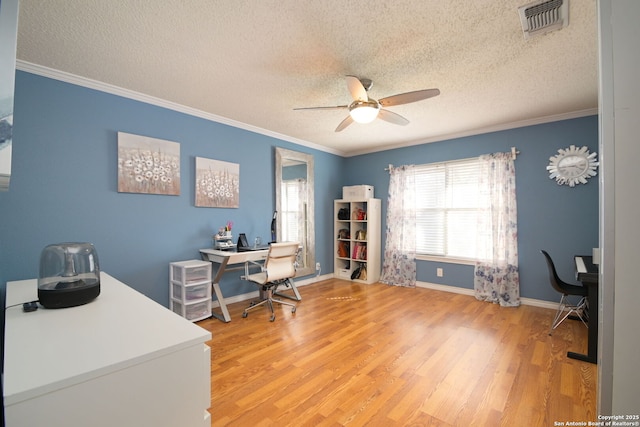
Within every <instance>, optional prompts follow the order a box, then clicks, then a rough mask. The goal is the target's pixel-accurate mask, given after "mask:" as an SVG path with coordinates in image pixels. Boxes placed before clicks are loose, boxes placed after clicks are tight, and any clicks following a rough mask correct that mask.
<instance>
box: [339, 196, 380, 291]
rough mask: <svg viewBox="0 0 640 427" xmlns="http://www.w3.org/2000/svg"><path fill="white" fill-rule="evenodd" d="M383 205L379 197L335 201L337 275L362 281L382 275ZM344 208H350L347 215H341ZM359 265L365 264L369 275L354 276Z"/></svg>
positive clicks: (371, 279) (366, 281)
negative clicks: (364, 276) (381, 217)
mask: <svg viewBox="0 0 640 427" xmlns="http://www.w3.org/2000/svg"><path fill="white" fill-rule="evenodd" d="M380 206H381V205H380V199H365V200H344V199H341V200H335V201H334V262H333V273H334V276H335V277H337V278H339V279H344V280H353V281H354V282H360V283H375V282H377V281H378V279H379V278H380V234H381V229H380V228H381V221H380V215H381V214H380ZM341 209H348V211H349V215H348V218H344V219H341V218H339V215H338V213H339V212H340V210H341ZM360 212H362V213H360ZM345 249H346V251H345ZM360 265H364V266H366V269H367V278H366V279H365V280H361V279H351V275H352V274H353V272H354V270H356V269H357V268H358V267H359V266H360Z"/></svg>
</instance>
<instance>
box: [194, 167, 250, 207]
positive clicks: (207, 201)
mask: <svg viewBox="0 0 640 427" xmlns="http://www.w3.org/2000/svg"><path fill="white" fill-rule="evenodd" d="M195 204H196V206H199V207H209V208H237V207H238V206H239V205H240V165H239V164H238V163H229V162H223V161H220V160H212V159H205V158H202V157H196V203H195Z"/></svg>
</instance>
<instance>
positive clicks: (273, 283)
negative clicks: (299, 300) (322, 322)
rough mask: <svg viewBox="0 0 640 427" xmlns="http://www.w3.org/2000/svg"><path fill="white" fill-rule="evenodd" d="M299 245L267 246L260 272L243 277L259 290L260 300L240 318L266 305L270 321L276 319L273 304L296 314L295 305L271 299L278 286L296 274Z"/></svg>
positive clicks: (294, 243)
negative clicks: (287, 307)
mask: <svg viewBox="0 0 640 427" xmlns="http://www.w3.org/2000/svg"><path fill="white" fill-rule="evenodd" d="M299 246H300V244H299V243H298V242H282V243H272V244H271V245H270V246H269V253H268V254H267V259H266V260H265V262H264V265H263V266H261V269H260V270H261V271H260V272H259V273H255V274H249V275H248V276H245V277H243V278H244V279H246V280H249V281H251V282H253V283H255V284H256V285H258V287H259V288H260V291H261V292H260V296H261V297H262V300H261V301H259V302H257V303H252V304H251V305H250V306H249V307H247V308H246V309H245V310H244V312H243V313H242V317H247V316H248V315H249V311H250V310H253V309H254V308H256V307H259V306H261V305H266V306H267V307H269V309H270V310H271V318H270V319H269V320H270V321H272V322H273V321H274V320H275V319H276V315H275V313H274V311H273V303H274V302H276V303H278V304H282V305H287V306H290V307H291V312H292V313H295V312H296V305H295V304H292V303H290V302H286V301H282V300H279V299H275V298H273V293H274V291H275V289H276V288H277V287H278V285H281V284H285V283H286V282H287V281H288V280H290V279H292V278H293V277H294V276H295V274H296V258H297V254H298V249H299Z"/></svg>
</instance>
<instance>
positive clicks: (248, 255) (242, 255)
mask: <svg viewBox="0 0 640 427" xmlns="http://www.w3.org/2000/svg"><path fill="white" fill-rule="evenodd" d="M268 253H269V249H262V250H257V251H247V252H236V251H232V250H230V251H221V250H219V249H200V256H201V257H202V259H203V260H204V261H211V264H212V266H211V267H212V269H213V279H212V281H211V286H213V292H214V293H215V295H216V298H217V299H218V303H220V310H222V314H221V315H220V314H218V313H214V312H213V311H212V312H211V315H212V316H213V317H215V318H216V319H218V320H222V321H223V322H230V321H231V316H230V315H229V310H228V309H227V304H226V303H225V302H224V297H223V296H222V291H221V290H220V279H221V278H222V275H223V274H224V273H225V272H227V271H235V270H240V269H245V268H246V264H247V263H248V262H250V261H264V260H265V259H267V254H268ZM230 266H234V267H230Z"/></svg>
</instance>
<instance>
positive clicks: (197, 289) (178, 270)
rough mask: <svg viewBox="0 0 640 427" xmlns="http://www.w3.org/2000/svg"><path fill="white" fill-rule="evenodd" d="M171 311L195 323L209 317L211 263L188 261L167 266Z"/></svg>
mask: <svg viewBox="0 0 640 427" xmlns="http://www.w3.org/2000/svg"><path fill="white" fill-rule="evenodd" d="M169 304H170V306H171V307H170V308H171V310H173V311H174V312H175V313H178V314H179V315H180V316H182V317H184V318H185V319H187V320H190V321H192V322H196V321H198V320H202V319H206V318H208V317H211V263H210V262H209V261H201V260H195V259H194V260H189V261H178V262H172V263H171V264H170V265H169Z"/></svg>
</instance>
